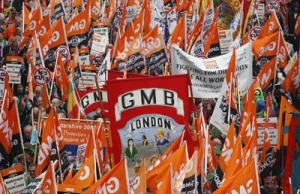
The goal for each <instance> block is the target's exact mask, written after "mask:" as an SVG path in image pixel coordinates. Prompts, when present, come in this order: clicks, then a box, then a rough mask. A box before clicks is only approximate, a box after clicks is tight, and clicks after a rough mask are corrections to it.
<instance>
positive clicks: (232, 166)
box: [223, 136, 243, 181]
mask: <svg viewBox="0 0 300 194" xmlns="http://www.w3.org/2000/svg"><path fill="white" fill-rule="evenodd" d="M242 154H243V153H242V138H241V137H240V136H239V137H237V141H236V143H235V145H234V148H233V153H232V155H231V158H230V160H229V161H228V165H227V168H226V170H225V172H224V177H223V180H225V181H226V180H227V179H228V178H229V177H231V176H232V175H234V174H235V173H236V172H237V171H238V170H239V169H241V168H242V167H243V165H242Z"/></svg>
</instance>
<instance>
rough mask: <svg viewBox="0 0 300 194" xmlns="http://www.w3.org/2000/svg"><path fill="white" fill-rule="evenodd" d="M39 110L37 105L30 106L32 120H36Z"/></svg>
mask: <svg viewBox="0 0 300 194" xmlns="http://www.w3.org/2000/svg"><path fill="white" fill-rule="evenodd" d="M39 111H40V109H39V108H38V107H33V108H32V117H33V120H36V121H37V120H38V118H39Z"/></svg>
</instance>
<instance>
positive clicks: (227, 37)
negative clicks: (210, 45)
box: [219, 30, 233, 55]
mask: <svg viewBox="0 0 300 194" xmlns="http://www.w3.org/2000/svg"><path fill="white" fill-rule="evenodd" d="M219 40H220V48H221V54H222V55H224V54H226V53H229V52H230V49H229V48H230V46H231V45H232V42H233V39H232V30H219Z"/></svg>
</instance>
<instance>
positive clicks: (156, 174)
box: [147, 143, 188, 194]
mask: <svg viewBox="0 0 300 194" xmlns="http://www.w3.org/2000/svg"><path fill="white" fill-rule="evenodd" d="M187 161H188V155H187V146H186V143H184V144H183V145H182V146H181V147H180V148H179V149H177V150H176V151H175V152H174V153H173V154H172V155H171V156H170V157H168V158H167V159H165V160H164V161H162V162H161V163H160V164H159V165H158V166H157V167H155V168H154V169H153V170H151V171H150V172H148V173H147V187H148V188H149V189H150V190H151V192H152V193H153V194H155V193H158V189H159V187H160V185H161V184H164V177H162V176H161V175H164V174H167V173H168V170H169V165H170V163H172V164H173V171H174V174H176V173H179V171H180V169H181V167H182V166H184V165H185V164H186V162H187Z"/></svg>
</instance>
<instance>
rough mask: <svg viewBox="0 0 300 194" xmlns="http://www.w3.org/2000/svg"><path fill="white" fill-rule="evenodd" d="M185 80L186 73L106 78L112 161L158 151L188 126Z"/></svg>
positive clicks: (158, 153) (149, 155) (162, 149)
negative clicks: (134, 77)
mask: <svg viewBox="0 0 300 194" xmlns="http://www.w3.org/2000/svg"><path fill="white" fill-rule="evenodd" d="M175 83H176V84H175ZM188 84H189V80H188V76H187V75H176V76H163V77H146V78H136V79H126V80H111V81H107V94H108V99H109V104H108V110H109V116H110V124H111V129H112V138H113V140H112V141H113V145H114V147H113V150H112V152H113V154H114V159H115V162H116V163H117V162H119V161H120V160H121V156H127V158H128V162H129V163H130V161H131V159H132V161H134V160H135V159H137V158H150V157H151V156H153V155H154V154H155V155H161V154H162V153H163V152H164V151H165V150H166V149H167V148H168V147H169V146H170V144H171V143H172V142H173V141H174V140H175V139H176V138H177V137H178V136H179V135H180V134H181V133H182V130H184V129H188V126H189V97H188ZM116 88H118V89H116ZM186 133H187V134H189V131H188V130H187V131H186Z"/></svg>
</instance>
